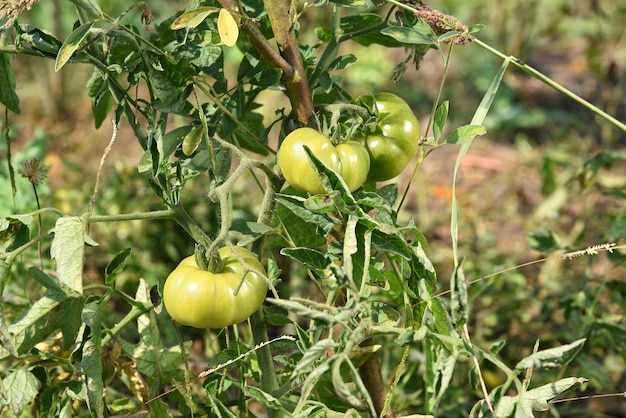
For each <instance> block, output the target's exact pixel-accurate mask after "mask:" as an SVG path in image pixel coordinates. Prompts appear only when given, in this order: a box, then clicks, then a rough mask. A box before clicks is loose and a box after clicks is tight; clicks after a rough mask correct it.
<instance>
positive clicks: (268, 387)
mask: <svg viewBox="0 0 626 418" xmlns="http://www.w3.org/2000/svg"><path fill="white" fill-rule="evenodd" d="M263 173H264V175H265V186H266V187H265V194H264V196H263V202H262V203H261V208H260V211H259V216H258V218H257V222H258V223H260V224H263V225H269V224H271V222H272V218H273V214H274V208H275V206H276V199H274V196H275V194H276V192H277V191H278V190H280V188H281V187H282V185H283V180H281V179H280V178H279V177H278V176H275V175H272V174H270V173H268V172H266V171H263ZM262 247H263V240H262V239H260V240H257V241H255V242H254V244H253V246H252V251H253V252H254V253H255V254H257V255H258V256H260V255H261V250H262ZM249 321H250V327H251V328H252V340H253V342H254V344H255V345H257V346H258V345H259V344H261V343H264V342H266V341H269V337H268V333H267V326H266V324H265V320H264V319H263V307H261V309H259V310H258V311H256V312H255V313H253V314H252V316H251V317H250V319H249ZM257 360H258V363H259V369H260V370H261V387H262V389H263V390H264V391H265V392H267V393H270V394H272V395H274V394H276V393H277V391H278V389H279V386H278V379H277V378H276V371H275V370H274V357H273V356H272V350H271V349H270V345H269V344H266V345H264V346H262V347H260V348H259V349H258V351H257ZM267 416H268V417H270V418H281V417H282V413H281V412H280V411H278V410H273V409H270V408H268V409H267Z"/></svg>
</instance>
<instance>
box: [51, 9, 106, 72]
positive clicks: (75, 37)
mask: <svg viewBox="0 0 626 418" xmlns="http://www.w3.org/2000/svg"><path fill="white" fill-rule="evenodd" d="M95 23H96V22H95V21H91V22H87V23H83V24H82V25H80V26H79V27H78V28H76V29H75V30H74V31H73V32H72V33H70V36H68V37H67V39H66V40H65V42H63V45H62V46H61V48H60V49H59V53H58V54H57V59H56V62H55V64H54V70H55V71H59V70H60V69H61V68H63V66H64V65H65V64H66V63H67V62H68V61H69V60H70V58H71V57H72V55H74V53H75V52H76V51H77V50H78V48H80V46H81V43H82V42H83V41H84V40H85V38H87V35H88V34H89V31H90V30H91V28H92V27H93V25H94V24H95Z"/></svg>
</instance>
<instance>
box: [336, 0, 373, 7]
mask: <svg viewBox="0 0 626 418" xmlns="http://www.w3.org/2000/svg"><path fill="white" fill-rule="evenodd" d="M331 3H335V4H340V5H342V6H348V7H358V8H364V7H369V6H370V4H369V3H368V2H367V1H365V0H331Z"/></svg>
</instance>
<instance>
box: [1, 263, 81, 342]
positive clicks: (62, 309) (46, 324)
mask: <svg viewBox="0 0 626 418" xmlns="http://www.w3.org/2000/svg"><path fill="white" fill-rule="evenodd" d="M30 271H31V272H39V271H38V270H36V269H31V270H30ZM41 274H42V275H45V273H43V272H41ZM70 297H71V296H70V295H69V294H68V293H66V292H65V291H64V290H63V289H62V288H61V287H59V286H52V287H50V288H49V289H48V291H47V292H46V294H45V295H44V296H43V297H42V298H40V299H38V300H37V301H36V302H35V303H33V304H32V305H31V306H30V307H29V308H28V309H27V310H26V311H25V312H23V313H22V314H21V315H20V317H19V319H18V320H17V321H16V322H14V323H13V324H11V325H10V326H9V327H8V328H9V335H11V337H12V341H11V343H12V345H13V346H14V347H15V351H17V352H18V353H26V352H28V351H29V350H30V349H31V348H32V347H33V346H34V345H35V344H37V343H39V342H41V341H42V340H44V339H45V338H47V337H48V336H50V335H51V334H52V333H53V332H55V331H58V330H59V329H61V328H63V326H64V325H65V324H66V323H67V321H73V320H74V318H69V316H70V315H73V314H75V305H73V304H68V303H67V301H68V299H69V298H70Z"/></svg>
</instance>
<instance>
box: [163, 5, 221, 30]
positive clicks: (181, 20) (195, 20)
mask: <svg viewBox="0 0 626 418" xmlns="http://www.w3.org/2000/svg"><path fill="white" fill-rule="evenodd" d="M218 10H220V9H218V8H217V7H199V8H197V9H195V10H190V11H188V12H185V13H183V14H182V15H180V16H178V17H177V18H176V19H174V21H173V22H172V25H171V26H170V28H171V29H172V30H178V29H183V28H192V29H193V28H195V27H196V26H198V25H199V24H200V23H202V22H204V19H206V18H207V17H208V16H209V15H210V14H212V13H216V12H217V11H218Z"/></svg>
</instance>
